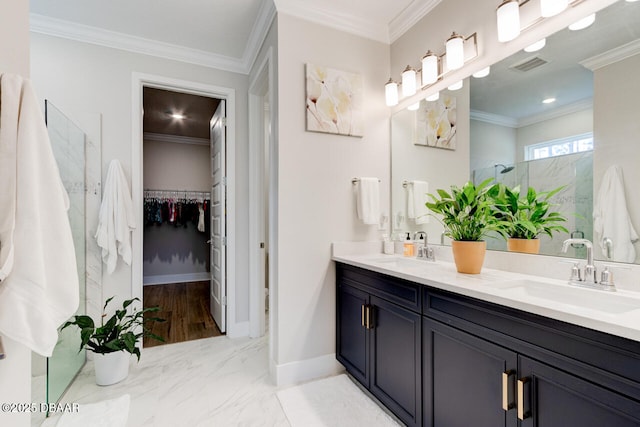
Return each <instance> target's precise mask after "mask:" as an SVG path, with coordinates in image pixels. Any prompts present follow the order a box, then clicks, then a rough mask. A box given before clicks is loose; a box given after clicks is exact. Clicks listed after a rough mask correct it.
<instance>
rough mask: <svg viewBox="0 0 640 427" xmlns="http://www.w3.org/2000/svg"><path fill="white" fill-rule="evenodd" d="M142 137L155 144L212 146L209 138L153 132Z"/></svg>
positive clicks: (145, 133)
mask: <svg viewBox="0 0 640 427" xmlns="http://www.w3.org/2000/svg"><path fill="white" fill-rule="evenodd" d="M142 136H143V139H144V140H145V141H153V142H171V143H175V144H190V145H206V146H209V144H210V142H209V140H208V139H207V138H194V137H192V136H180V135H169V134H165V133H153V132H144V133H143V135H142Z"/></svg>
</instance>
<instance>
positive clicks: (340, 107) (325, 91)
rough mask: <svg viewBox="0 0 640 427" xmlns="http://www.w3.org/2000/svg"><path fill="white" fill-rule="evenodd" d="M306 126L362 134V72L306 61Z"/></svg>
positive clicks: (313, 128)
mask: <svg viewBox="0 0 640 427" xmlns="http://www.w3.org/2000/svg"><path fill="white" fill-rule="evenodd" d="M306 103H307V106H306V108H307V130H308V131H313V132H326V133H333V134H338V135H349V136H362V134H363V127H364V115H363V101H362V76H361V75H360V74H356V73H348V72H345V71H340V70H334V69H332V68H327V67H321V66H318V65H313V64H307V100H306Z"/></svg>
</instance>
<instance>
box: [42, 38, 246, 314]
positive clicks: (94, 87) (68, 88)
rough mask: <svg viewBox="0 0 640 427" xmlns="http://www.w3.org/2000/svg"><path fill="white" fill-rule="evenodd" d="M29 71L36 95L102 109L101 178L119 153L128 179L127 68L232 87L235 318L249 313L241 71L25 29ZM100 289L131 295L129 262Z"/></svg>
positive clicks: (73, 107) (73, 108)
mask: <svg viewBox="0 0 640 427" xmlns="http://www.w3.org/2000/svg"><path fill="white" fill-rule="evenodd" d="M31 69H32V71H31V74H32V77H33V80H34V83H35V86H36V89H37V90H38V94H39V96H40V97H42V98H48V99H50V100H51V101H52V102H54V103H55V104H56V105H57V106H58V107H59V108H60V109H61V110H62V111H64V112H69V114H70V115H71V116H72V117H71V118H72V119H73V118H74V117H73V112H87V111H89V112H99V113H102V120H103V121H102V160H103V167H102V170H103V179H104V174H106V171H107V168H106V166H107V165H108V163H109V162H110V161H111V159H119V160H120V162H121V163H122V166H123V168H124V171H125V174H126V175H127V178H128V180H129V182H131V158H132V148H131V147H132V146H131V135H132V131H131V120H132V93H131V87H132V73H133V72H139V73H146V74H152V75H160V76H164V77H169V78H176V79H181V80H187V81H194V82H199V83H205V84H211V85H215V86H222V87H229V88H235V90H236V143H237V146H236V176H235V177H231V179H234V180H235V185H236V211H237V217H236V222H237V224H238V227H237V234H236V248H237V251H238V256H237V257H236V278H237V279H236V319H235V320H236V321H246V320H247V319H248V317H249V313H248V310H249V303H248V295H249V293H248V274H247V270H248V268H247V257H246V253H247V250H248V248H247V244H248V243H247V241H248V234H247V226H246V224H247V221H248V220H247V218H248V213H247V210H248V172H247V170H248V166H247V162H248V151H247V96H246V93H247V85H248V77H247V76H246V75H241V74H236V73H230V72H225V71H220V70H215V69H211V68H206V67H201V66H196V65H191V64H186V63H181V62H177V61H170V60H166V59H162V58H156V57H151V56H146V55H141V54H136V53H131V52H126V51H121V50H116V49H111V48H105V47H101V46H96V45H92V44H87V43H80V42H75V41H70V40H66V39H61V38H57V37H51V36H44V35H40V34H31ZM103 295H104V296H105V298H106V297H108V296H110V295H117V298H116V299H125V298H128V297H130V296H131V268H130V267H128V266H126V265H124V264H123V263H122V262H119V263H118V267H117V268H116V271H115V272H114V273H113V274H112V275H110V276H108V275H106V273H105V275H104V277H103Z"/></svg>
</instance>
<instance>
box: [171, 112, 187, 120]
mask: <svg viewBox="0 0 640 427" xmlns="http://www.w3.org/2000/svg"><path fill="white" fill-rule="evenodd" d="M170 115H171V117H172V118H174V119H176V120H183V119H186V118H187V116H185V115H184V114H180V113H171V114H170Z"/></svg>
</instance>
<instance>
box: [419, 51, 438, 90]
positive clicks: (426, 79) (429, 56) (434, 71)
mask: <svg viewBox="0 0 640 427" xmlns="http://www.w3.org/2000/svg"><path fill="white" fill-rule="evenodd" d="M421 62H422V85H423V86H424V85H430V84H433V83H435V82H437V81H438V74H440V73H439V69H438V68H439V67H438V55H436V54H435V53H433V52H431V51H428V52H427V53H425V55H424V56H423V57H422V61H421Z"/></svg>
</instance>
